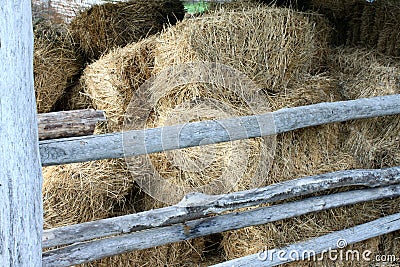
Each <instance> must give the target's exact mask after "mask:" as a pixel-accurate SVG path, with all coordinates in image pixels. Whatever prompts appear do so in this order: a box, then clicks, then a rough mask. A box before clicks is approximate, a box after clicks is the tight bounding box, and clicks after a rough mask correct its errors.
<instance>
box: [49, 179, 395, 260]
mask: <svg viewBox="0 0 400 267" xmlns="http://www.w3.org/2000/svg"><path fill="white" fill-rule="evenodd" d="M398 196H400V185H390V186H387V187H380V188H372V189H363V190H353V191H348V192H342V193H337V194H333V195H326V196H319V197H312V198H308V199H304V200H300V201H296V202H289V203H284V204H280V205H275V206H269V207H261V208H257V209H253V210H248V211H242V212H232V213H229V214H224V215H218V216H213V217H208V218H203V219H198V220H192V221H186V222H184V223H179V224H174V225H171V226H165V227H160V228H153V229H149V230H143V231H138V232H135V233H130V234H124V235H119V236H115V237H110V238H105V239H100V240H93V241H89V242H84V243H77V244H73V245H69V246H66V247H63V248H58V249H54V250H50V251H46V252H44V253H43V265H44V266H57V267H62V266H70V265H74V264H80V263H85V262H90V261H94V260H97V259H100V258H103V257H109V256H113V255H117V254H121V253H126V252H129V251H132V250H141V249H146V248H150V247H155V246H160V245H165V244H168V243H173V242H179V241H183V240H189V239H192V238H196V237H201V236H206V235H211V234H215V233H221V232H224V231H228V230H234V229H239V228H243V227H248V226H253V225H260V224H265V223H270V222H274V221H278V220H283V219H288V218H293V217H297V216H300V215H304V214H308V213H311V212H317V211H322V210H327V209H333V208H338V207H342V206H346V205H352V204H356V203H360V202H365V201H372V200H378V199H382V198H391V197H398ZM360 212H362V211H360Z"/></svg>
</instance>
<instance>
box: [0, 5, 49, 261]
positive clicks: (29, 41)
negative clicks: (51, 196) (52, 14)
mask: <svg viewBox="0 0 400 267" xmlns="http://www.w3.org/2000/svg"><path fill="white" fill-rule="evenodd" d="M0 25H1V26H0V198H1V201H0V265H1V266H7V267H8V266H41V264H42V257H41V256H42V246H41V236H42V231H43V220H42V216H43V207H42V174H41V163H40V157H39V143H38V141H39V138H38V129H37V117H36V103H35V91H34V88H33V32H32V14H31V2H30V1H28V0H2V1H0Z"/></svg>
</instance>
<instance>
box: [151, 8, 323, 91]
mask: <svg viewBox="0 0 400 267" xmlns="http://www.w3.org/2000/svg"><path fill="white" fill-rule="evenodd" d="M319 33H321V31H319V30H318V31H317V30H316V28H315V25H314V22H312V21H311V19H310V18H309V17H308V16H306V15H304V14H301V13H298V12H295V11H293V10H290V9H281V8H272V7H259V8H252V9H245V10H233V11H232V10H227V11H223V10H222V11H217V12H214V13H210V14H209V15H205V16H202V17H199V18H194V19H191V20H185V21H183V22H180V23H178V24H177V25H176V26H175V27H172V28H170V29H168V30H167V31H165V32H164V33H162V34H161V35H160V37H159V38H158V39H159V42H158V46H157V51H156V61H155V69H156V71H159V70H162V69H163V68H167V67H170V66H174V65H179V64H182V63H186V62H192V61H201V62H203V61H207V62H219V63H221V64H226V65H228V66H230V67H233V68H235V69H237V70H239V71H242V72H243V73H245V74H246V75H247V76H248V77H250V78H251V79H252V80H253V81H255V82H256V83H257V85H258V86H260V87H261V88H264V89H266V90H272V91H284V90H285V88H286V85H287V84H288V83H289V82H290V81H291V80H295V79H297V77H299V76H301V75H302V74H304V73H307V72H308V71H310V70H315V69H317V70H318V69H319V68H320V64H319V62H320V61H319V60H322V61H323V60H324V59H323V58H322V59H321V55H323V54H324V52H323V51H324V50H326V49H327V44H326V43H325V42H324V41H322V40H323V39H324V38H322V40H321V38H320V35H319ZM323 33H324V34H325V35H326V31H325V32H323ZM317 57H318V58H317Z"/></svg>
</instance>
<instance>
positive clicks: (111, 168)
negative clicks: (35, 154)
mask: <svg viewBox="0 0 400 267" xmlns="http://www.w3.org/2000/svg"><path fill="white" fill-rule="evenodd" d="M43 180H44V182H43V203H44V204H43V205H44V221H45V223H44V224H45V228H53V227H58V226H64V225H71V224H76V223H82V222H87V221H92V220H96V219H103V218H106V217H109V216H110V215H111V214H112V213H113V208H114V206H116V205H117V203H120V202H124V201H125V196H126V195H127V194H128V192H129V190H130V189H131V188H132V185H133V180H132V178H131V175H130V173H129V171H127V169H126V167H124V161H123V160H101V161H93V162H85V163H74V164H69V165H60V166H52V167H45V168H43Z"/></svg>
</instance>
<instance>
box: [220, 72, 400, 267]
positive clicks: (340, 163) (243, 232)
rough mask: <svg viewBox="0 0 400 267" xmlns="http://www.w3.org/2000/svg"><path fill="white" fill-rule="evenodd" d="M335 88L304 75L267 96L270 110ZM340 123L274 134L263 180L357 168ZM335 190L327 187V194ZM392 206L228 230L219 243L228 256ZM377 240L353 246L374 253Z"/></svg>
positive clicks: (332, 97) (323, 97) (310, 100)
mask: <svg viewBox="0 0 400 267" xmlns="http://www.w3.org/2000/svg"><path fill="white" fill-rule="evenodd" d="M337 90H338V89H337V83H336V82H335V80H334V79H329V78H326V77H323V76H313V77H308V78H306V79H305V80H303V81H302V80H299V81H297V82H296V83H294V84H291V85H290V90H288V92H289V93H287V94H277V95H275V96H274V97H272V98H271V102H272V107H273V110H275V109H278V108H282V107H293V106H299V105H308V104H314V103H319V102H325V101H337V100H340V98H341V97H340V95H339V94H338V92H337ZM341 128H342V127H341V124H338V123H335V124H329V125H324V126H318V127H311V128H305V129H299V130H296V131H292V132H288V133H284V134H279V135H278V136H277V146H276V153H275V157H274V162H273V165H272V168H271V171H270V173H269V176H268V183H269V184H273V183H277V182H282V181H286V180H291V179H294V178H300V177H304V176H310V175H316V174H321V173H327V172H333V171H338V170H347V169H355V168H359V167H360V165H359V163H358V162H357V161H356V159H355V158H354V157H353V156H352V155H351V154H350V153H347V152H346V151H345V150H343V149H341V143H342V141H343V140H342V139H343V136H342V129H341ZM337 191H338V190H331V191H330V193H334V192H337ZM396 205H398V203H397V204H396V201H391V202H390V201H374V202H368V203H362V204H358V205H353V206H349V207H343V208H338V209H332V210H329V211H323V212H318V213H314V214H309V215H304V216H300V217H297V218H293V219H287V220H283V221H278V222H274V223H269V224H266V225H261V226H253V227H249V228H244V229H240V230H237V231H229V232H226V233H224V241H223V243H222V245H223V247H224V249H225V253H226V256H227V259H233V258H238V257H243V256H245V255H249V254H251V253H257V252H259V251H260V250H262V249H265V248H268V249H276V248H280V247H283V246H285V245H288V244H292V243H295V242H299V241H304V240H307V239H310V238H313V237H317V236H320V235H323V234H327V233H330V232H332V231H337V230H342V229H344V228H348V227H352V226H355V225H357V224H360V223H364V222H367V221H371V220H373V219H374V218H379V217H381V216H382V215H383V213H385V212H388V211H391V212H393V211H394V209H393V207H395V206H396ZM378 243H379V238H377V239H371V240H368V241H365V242H362V243H360V244H357V245H355V246H354V247H357V248H362V247H368V249H370V250H372V251H373V252H374V253H377V252H379V251H378V249H379V246H378ZM363 263H364V264H365V262H363ZM309 264H310V263H309V262H296V263H293V264H292V265H291V266H312V265H309ZM318 264H319V265H318ZM318 264H317V263H316V266H321V264H325V265H326V266H331V265H332V262H331V261H329V260H328V259H326V261H324V262H318ZM325 265H324V266H325ZM338 266H349V262H343V264H342V265H338Z"/></svg>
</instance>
